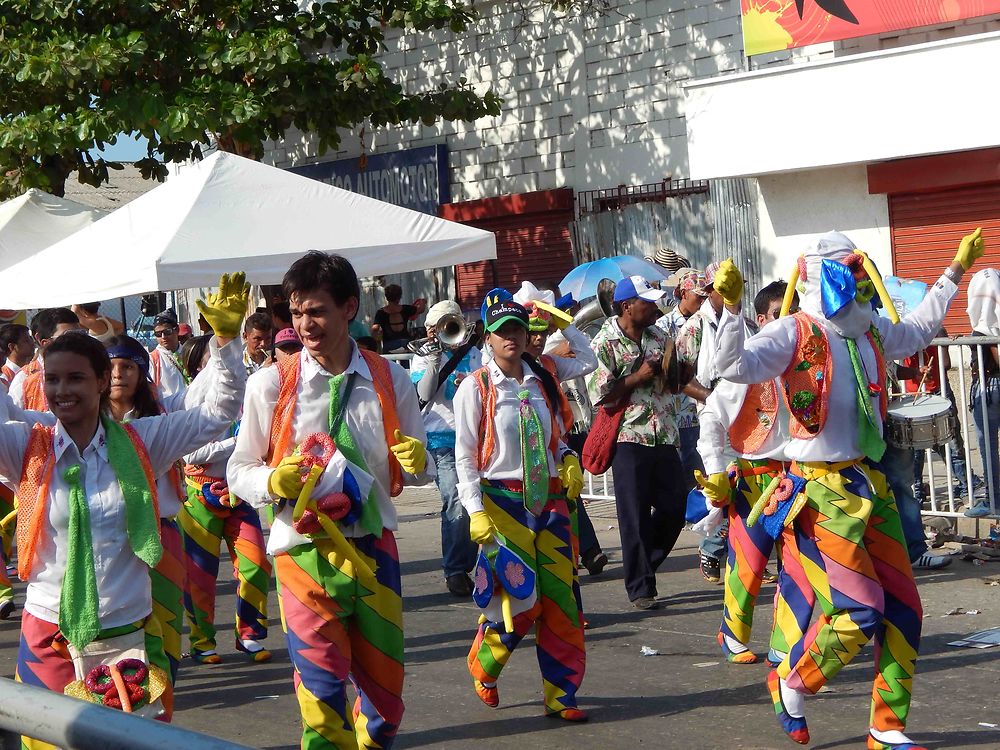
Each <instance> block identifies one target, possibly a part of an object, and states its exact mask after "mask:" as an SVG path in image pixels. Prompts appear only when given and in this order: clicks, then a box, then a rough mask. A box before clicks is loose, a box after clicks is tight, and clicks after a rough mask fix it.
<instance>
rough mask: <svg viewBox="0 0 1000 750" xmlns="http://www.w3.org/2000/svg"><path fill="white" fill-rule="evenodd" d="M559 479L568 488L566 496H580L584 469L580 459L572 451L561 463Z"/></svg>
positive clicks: (573, 498) (572, 498)
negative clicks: (581, 466)
mask: <svg viewBox="0 0 1000 750" xmlns="http://www.w3.org/2000/svg"><path fill="white" fill-rule="evenodd" d="M559 479H560V481H561V482H562V486H563V489H565V490H566V497H568V498H569V499H570V500H575V499H576V498H578V497H580V493H581V492H582V491H583V469H582V468H580V459H579V458H577V457H576V456H574V455H573V454H572V453H568V454H566V457H565V458H564V459H563V460H562V463H560V464H559Z"/></svg>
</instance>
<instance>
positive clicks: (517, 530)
mask: <svg viewBox="0 0 1000 750" xmlns="http://www.w3.org/2000/svg"><path fill="white" fill-rule="evenodd" d="M557 488H558V485H556V484H555V483H554V486H553V487H550V493H551V492H553V491H554V490H556V489H557ZM482 489H483V506H484V509H485V510H486V512H487V513H488V514H489V516H490V519H491V520H492V521H493V525H494V527H495V528H496V529H497V541H498V542H499V543H500V544H503V545H504V546H505V547H507V548H508V549H509V550H511V551H512V552H514V553H515V554H516V555H517V556H518V557H520V558H521V560H523V561H524V562H525V563H526V564H527V565H528V567H529V568H531V570H532V571H533V572H534V574H535V591H536V594H537V600H536V601H535V603H534V605H533V606H532V607H531V608H530V609H529V610H527V611H524V612H520V613H519V614H517V615H516V616H515V617H514V632H513V633H508V632H507V631H506V629H505V628H504V624H503V622H502V621H500V622H496V621H490V620H486V621H485V622H480V625H479V629H478V630H477V631H476V637H475V639H474V640H473V642H472V648H471V649H470V651H469V657H468V664H469V672H470V673H471V674H472V676H473V677H474V678H475V679H477V680H479V681H480V682H496V681H497V679H498V678H499V677H500V672H501V671H502V670H503V668H504V666H505V665H506V664H507V662H508V660H509V659H510V655H511V654H512V653H513V651H514V649H515V648H517V645H518V644H519V643H520V642H521V640H522V639H523V638H524V636H525V635H527V634H528V632H529V631H530V630H531V629H532V626H534V627H535V650H536V655H537V657H538V667H539V669H540V670H541V673H542V685H543V694H544V700H545V710H546V711H547V712H549V713H555V712H558V711H561V710H562V709H564V708H576V693H577V690H578V689H579V687H580V683H581V682H583V675H584V671H585V670H586V666H587V654H586V650H585V648H584V642H583V618H582V617H581V615H580V607H579V588H580V583H579V578H578V577H577V571H576V565H575V564H574V561H573V545H574V542H573V539H572V533H571V529H570V525H571V522H570V512H569V508H568V506H567V503H566V497H565V495H562V494H550V495H549V498H548V501H547V502H546V504H545V507H544V509H543V510H542V512H541V514H540V515H539V516H538V517H537V518H536V517H535V516H533V515H532V514H531V513H529V512H528V511H527V509H525V507H524V496H523V494H522V491H521V483H520V482H499V481H492V482H489V483H484V484H483V485H482ZM498 595H499V592H498V593H497V594H495V596H498ZM483 619H485V618H483Z"/></svg>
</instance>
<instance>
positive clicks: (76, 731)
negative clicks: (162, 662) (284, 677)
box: [0, 678, 250, 750]
mask: <svg viewBox="0 0 1000 750" xmlns="http://www.w3.org/2000/svg"><path fill="white" fill-rule="evenodd" d="M0 733H2V734H0V740H2V741H3V743H4V744H3V747H4V749H5V750H6V748H7V747H19V746H20V736H21V735H23V736H25V737H31V738H33V739H37V740H41V741H42V742H48V743H50V744H52V745H55V746H57V747H61V748H66V750H164V748H180V747H183V748H184V749H185V750H250V748H249V747H248V746H246V745H238V744H236V743H234V742H229V741H227V740H221V739H219V738H217V737H210V736H209V735H207V734H200V733H198V732H192V731H191V730H189V729H181V728H180V727H175V726H171V725H170V724H166V723H164V722H162V721H153V720H151V719H143V718H139V717H138V716H133V715H130V714H126V713H122V712H121V711H115V710H113V709H110V708H105V707H104V706H99V705H97V704H95V703H87V702H85V701H81V700H77V699H75V698H69V697H67V696H65V695H61V694H59V693H55V692H53V691H51V690H45V689H44V688H39V687H35V686H34V685H25V684H23V683H20V682H14V680H8V679H5V678H0ZM11 738H13V740H12V739H11ZM10 741H14V742H15V744H13V745H8V744H7V743H8V742H10Z"/></svg>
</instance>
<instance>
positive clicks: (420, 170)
mask: <svg viewBox="0 0 1000 750" xmlns="http://www.w3.org/2000/svg"><path fill="white" fill-rule="evenodd" d="M360 167H361V160H360V159H359V158H357V157H352V158H350V159H339V160H337V161H328V162H323V163H321V164H305V165H303V166H300V167H290V168H289V170H288V171H289V172H294V173H295V174H300V175H302V176H303V177H311V178H312V179H314V180H319V181H320V182H325V183H326V184H328V185H333V186H334V187H338V188H342V189H344V190H350V191H352V192H355V193H361V194H362V195H367V196H368V197H369V198H375V199H377V200H380V201H385V202H386V203H393V204H395V205H397V206H403V207H404V208H410V209H412V210H414V211H421V212H423V213H425V214H432V215H434V216H437V214H438V208H439V207H440V205H441V204H442V203H450V202H451V194H450V192H449V190H448V148H447V146H444V145H438V146H422V147H420V148H410V149H405V150H403V151H393V152H391V153H387V154H369V155H368V158H367V161H366V163H365V168H364V170H362V169H361V168H360Z"/></svg>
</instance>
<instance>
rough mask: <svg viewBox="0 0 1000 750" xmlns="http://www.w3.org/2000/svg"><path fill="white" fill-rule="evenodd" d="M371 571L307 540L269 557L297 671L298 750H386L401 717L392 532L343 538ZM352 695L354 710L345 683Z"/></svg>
mask: <svg viewBox="0 0 1000 750" xmlns="http://www.w3.org/2000/svg"><path fill="white" fill-rule="evenodd" d="M347 543H348V544H351V545H353V546H354V548H355V549H356V550H357V552H358V554H359V555H360V556H361V559H362V560H363V561H364V562H365V563H366V564H367V565H368V566H369V568H371V570H372V571H374V573H375V579H376V582H377V584H376V585H375V586H374V587H372V588H367V587H365V586H363V585H362V584H361V583H360V582H359V581H358V579H357V576H356V574H355V571H354V569H353V567H352V564H351V562H350V561H349V560H347V559H346V558H344V557H342V556H340V555H337V556H334V558H333V560H330V559H328V558H327V557H326V556H324V555H323V554H321V553H320V552H319V550H318V549H317V548H316V546H314V545H312V544H301V545H299V546H297V547H293V548H292V549H290V550H288V552H283V553H281V554H278V555H275V558H274V567H275V571H276V573H277V580H278V601H279V604H280V607H281V625H282V628H283V629H284V631H285V634H286V636H287V640H288V654H289V658H290V659H291V661H292V666H293V667H294V668H295V695H296V698H297V699H298V702H299V709H300V712H301V714H302V741H301V747H302V748H303V750H320V749H325V748H337V750H356V749H360V750H367V749H369V748H372V749H374V748H382V750H388V748H390V747H391V746H392V743H393V741H394V739H395V736H396V731H397V729H398V728H399V723H400V721H401V720H402V717H403V699H402V694H403V602H402V598H401V594H400V569H399V552H398V550H397V549H396V539H395V537H394V536H393V534H392V532H391V531H388V530H385V531H383V532H382V536H381V538H378V539H376V538H375V537H374V536H373V535H371V534H369V535H367V536H363V537H357V538H352V539H348V540H347ZM352 682H353V684H354V686H355V689H356V692H357V697H356V699H355V700H354V702H353V707H352V705H351V701H350V698H349V695H348V685H349V684H350V683H352Z"/></svg>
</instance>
